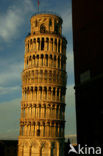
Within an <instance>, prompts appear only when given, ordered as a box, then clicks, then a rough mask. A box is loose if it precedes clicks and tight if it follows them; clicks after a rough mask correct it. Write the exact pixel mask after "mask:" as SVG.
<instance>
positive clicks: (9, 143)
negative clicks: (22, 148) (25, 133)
mask: <svg viewBox="0 0 103 156" xmlns="http://www.w3.org/2000/svg"><path fill="white" fill-rule="evenodd" d="M17 144H18V141H17V140H0V156H17Z"/></svg>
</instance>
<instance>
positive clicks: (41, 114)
mask: <svg viewBox="0 0 103 156" xmlns="http://www.w3.org/2000/svg"><path fill="white" fill-rule="evenodd" d="M61 27H62V19H61V18H60V17H58V16H56V15H51V14H36V15H35V16H32V18H31V33H30V34H29V35H28V36H27V37H26V39H25V56H24V70H23V72H22V101H21V119H20V135H19V141H18V156H63V153H64V151H63V147H64V126H65V93H66V79H67V76H66V44H67V41H66V39H65V38H64V37H63V36H62V32H61V31H62V29H61Z"/></svg>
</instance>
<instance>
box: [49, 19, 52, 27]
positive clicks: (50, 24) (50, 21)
mask: <svg viewBox="0 0 103 156" xmlns="http://www.w3.org/2000/svg"><path fill="white" fill-rule="evenodd" d="M49 26H50V27H51V26H52V20H51V19H50V20H49Z"/></svg>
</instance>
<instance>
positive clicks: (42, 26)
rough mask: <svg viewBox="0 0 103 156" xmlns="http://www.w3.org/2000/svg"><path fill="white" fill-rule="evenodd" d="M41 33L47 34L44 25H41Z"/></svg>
mask: <svg viewBox="0 0 103 156" xmlns="http://www.w3.org/2000/svg"><path fill="white" fill-rule="evenodd" d="M40 32H41V33H45V32H46V27H45V25H44V24H41V26H40Z"/></svg>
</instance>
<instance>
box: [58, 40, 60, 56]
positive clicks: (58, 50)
mask: <svg viewBox="0 0 103 156" xmlns="http://www.w3.org/2000/svg"><path fill="white" fill-rule="evenodd" d="M58 52H59V53H60V40H59V43H58Z"/></svg>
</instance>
